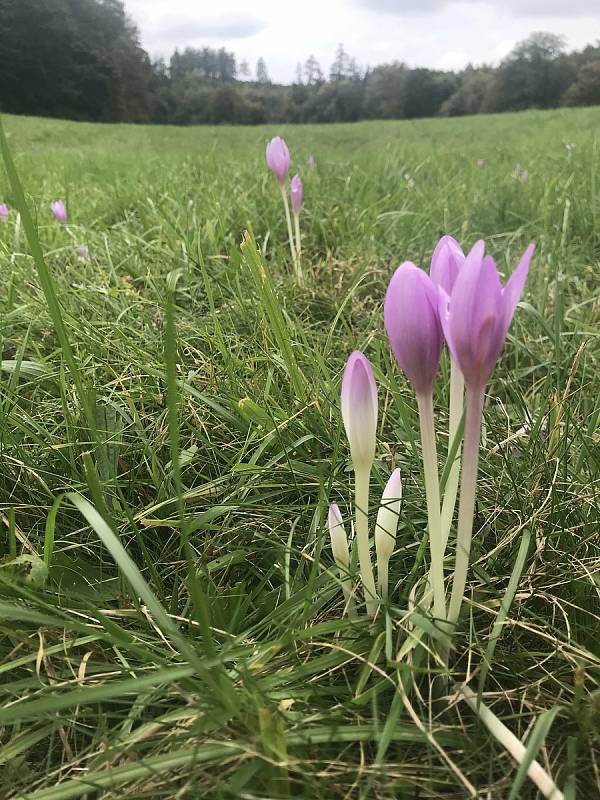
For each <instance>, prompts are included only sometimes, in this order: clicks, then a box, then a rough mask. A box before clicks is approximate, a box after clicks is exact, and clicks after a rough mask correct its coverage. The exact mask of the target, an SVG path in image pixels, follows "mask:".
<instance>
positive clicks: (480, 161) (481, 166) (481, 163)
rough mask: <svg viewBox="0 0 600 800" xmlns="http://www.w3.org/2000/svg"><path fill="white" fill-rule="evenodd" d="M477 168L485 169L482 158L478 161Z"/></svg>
mask: <svg viewBox="0 0 600 800" xmlns="http://www.w3.org/2000/svg"><path fill="white" fill-rule="evenodd" d="M477 166H478V167H479V169H483V168H484V167H485V161H484V159H483V158H480V159H478V161H477Z"/></svg>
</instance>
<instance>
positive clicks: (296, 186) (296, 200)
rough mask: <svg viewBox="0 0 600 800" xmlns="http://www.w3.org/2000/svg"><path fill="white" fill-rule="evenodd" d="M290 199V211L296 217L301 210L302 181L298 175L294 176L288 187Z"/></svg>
mask: <svg viewBox="0 0 600 800" xmlns="http://www.w3.org/2000/svg"><path fill="white" fill-rule="evenodd" d="M290 198H291V201H292V211H293V212H294V214H295V215H296V216H298V214H299V213H300V209H301V208H302V181H301V180H300V176H299V175H294V177H293V178H292V182H291V185H290Z"/></svg>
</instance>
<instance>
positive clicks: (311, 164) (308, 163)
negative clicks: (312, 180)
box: [306, 153, 315, 172]
mask: <svg viewBox="0 0 600 800" xmlns="http://www.w3.org/2000/svg"><path fill="white" fill-rule="evenodd" d="M306 166H307V167H308V169H309V170H310V171H311V172H312V171H313V169H314V168H315V157H314V156H313V154H312V153H311V154H310V155H309V157H308V158H307V159H306Z"/></svg>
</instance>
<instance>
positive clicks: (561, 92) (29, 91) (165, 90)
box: [0, 0, 600, 125]
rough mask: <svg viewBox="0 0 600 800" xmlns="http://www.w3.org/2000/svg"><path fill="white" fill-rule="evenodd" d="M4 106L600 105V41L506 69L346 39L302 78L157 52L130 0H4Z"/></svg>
mask: <svg viewBox="0 0 600 800" xmlns="http://www.w3.org/2000/svg"><path fill="white" fill-rule="evenodd" d="M0 19H1V20H2V23H1V25H0V109H1V110H2V111H5V112H9V113H16V114H31V115H38V116H50V117H62V118H70V119H82V120H90V121H106V122H153V123H162V124H176V125H189V124H209V123H212V124H219V123H231V124H234V123H243V124H260V123H279V122H353V121H356V120H360V119H413V118H416V117H430V116H438V115H441V116H457V115H463V114H479V113H491V112H499V111H517V110H521V109H526V108H556V107H558V106H561V105H566V106H570V105H573V106H575V105H596V104H600V42H598V43H597V44H596V45H589V46H588V47H586V48H584V49H583V50H580V51H574V52H566V50H565V43H564V39H563V38H562V37H561V36H557V35H555V34H552V33H534V34H532V35H531V36H530V37H529V38H527V39H526V40H524V41H523V42H521V43H520V44H518V45H517V46H516V47H515V48H514V50H513V51H512V52H511V53H510V54H509V55H508V56H507V57H506V58H505V59H504V60H503V61H502V62H501V63H500V64H499V65H498V66H497V67H491V66H486V65H484V66H477V67H475V66H468V67H467V68H466V69H464V70H460V71H441V70H432V69H426V68H421V67H419V68H411V67H409V66H407V65H406V64H405V63H404V62H402V61H396V62H393V63H391V64H382V65H380V66H377V67H374V68H366V69H363V68H361V67H359V65H358V64H357V63H356V60H355V59H354V58H352V57H351V56H350V55H349V54H348V53H346V51H345V50H344V48H343V46H342V45H340V46H339V48H338V50H337V52H336V54H335V58H334V61H333V63H332V65H331V68H330V70H329V72H328V74H325V72H324V70H323V69H322V67H321V65H320V64H319V62H318V61H317V59H316V58H315V57H314V56H313V55H311V56H309V57H308V58H307V59H306V61H305V62H304V63H301V64H298V66H297V68H296V75H295V80H294V82H293V83H292V84H291V85H282V84H277V83H273V82H272V81H271V80H270V78H269V73H268V67H267V64H266V63H265V60H264V59H262V58H260V59H259V60H258V62H257V63H256V65H255V67H254V69H252V68H251V67H250V65H249V64H248V63H247V62H246V61H240V62H239V63H238V61H237V59H236V57H235V54H234V53H231V52H228V51H227V50H225V49H224V48H220V49H214V48H210V47H204V48H192V47H187V48H185V49H184V50H182V51H179V50H176V51H175V52H174V53H173V54H172V56H171V57H170V59H169V60H168V61H165V60H162V59H158V60H154V61H153V60H151V58H150V57H149V55H148V54H147V53H146V52H145V50H144V49H143V48H142V46H141V43H140V39H139V34H138V31H137V29H136V27H135V25H134V24H133V23H132V22H131V20H130V19H129V18H128V17H127V14H126V12H125V7H124V4H123V2H122V0H0Z"/></svg>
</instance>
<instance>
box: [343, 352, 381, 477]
mask: <svg viewBox="0 0 600 800" xmlns="http://www.w3.org/2000/svg"><path fill="white" fill-rule="evenodd" d="M342 419H343V420H344V427H345V429H346V436H347V437H348V443H349V444H350V455H351V456H352V463H353V464H354V468H355V469H357V467H358V466H368V468H369V470H370V468H371V464H372V463H373V459H374V458H375V438H376V433H377V384H376V383H375V378H374V376H373V370H372V368H371V364H370V363H369V360H368V359H367V358H366V357H365V356H364V355H363V354H362V353H360V352H359V351H358V350H355V351H354V352H353V353H352V355H351V356H350V358H349V359H348V361H347V363H346V369H345V370H344V378H343V380H342Z"/></svg>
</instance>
